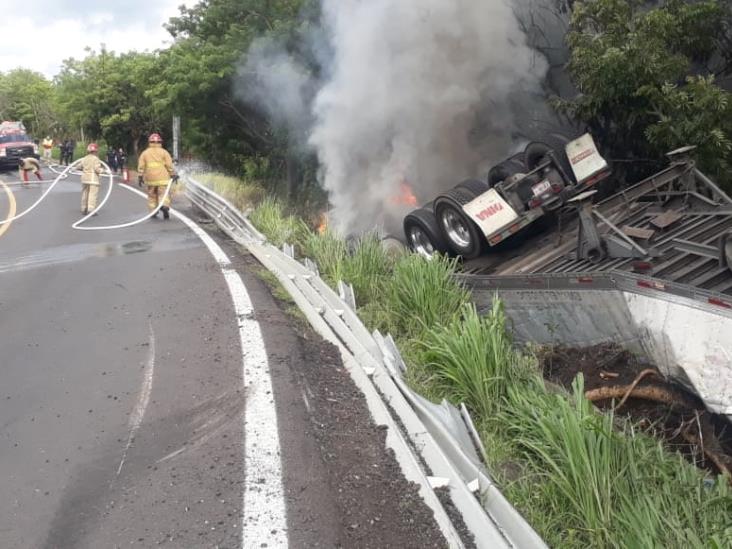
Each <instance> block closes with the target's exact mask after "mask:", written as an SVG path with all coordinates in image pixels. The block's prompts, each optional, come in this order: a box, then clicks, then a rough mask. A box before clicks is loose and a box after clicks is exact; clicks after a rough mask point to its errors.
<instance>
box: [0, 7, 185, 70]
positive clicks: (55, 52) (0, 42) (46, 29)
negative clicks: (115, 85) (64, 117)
mask: <svg viewBox="0 0 732 549" xmlns="http://www.w3.org/2000/svg"><path fill="white" fill-rule="evenodd" d="M184 3H185V4H187V5H192V4H194V3H195V0H188V1H185V0H126V1H125V0H121V1H120V0H111V1H107V2H92V1H90V0H0V4H1V5H2V10H0V11H1V12H2V15H1V16H0V72H7V71H9V70H12V69H15V68H18V67H22V68H27V69H32V70H34V71H37V72H40V73H42V74H44V75H45V76H47V77H48V78H52V77H53V76H55V75H56V74H58V73H59V71H60V70H61V64H62V62H63V60H64V59H68V58H69V57H75V58H77V59H81V58H83V57H84V56H85V52H84V48H86V47H87V46H88V47H91V48H92V49H94V50H97V51H98V50H99V49H100V45H101V44H105V45H106V48H107V50H111V51H115V52H118V53H119V52H125V51H130V50H136V51H143V50H155V49H157V48H161V47H165V46H167V45H169V44H170V43H171V41H172V38H171V36H170V35H169V34H168V33H167V32H166V31H165V29H164V28H163V23H165V22H167V21H168V19H169V18H170V17H171V16H174V15H177V14H178V6H179V5H181V4H184Z"/></svg>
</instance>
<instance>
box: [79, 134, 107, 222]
mask: <svg viewBox="0 0 732 549" xmlns="http://www.w3.org/2000/svg"><path fill="white" fill-rule="evenodd" d="M86 152H87V153H88V154H87V155H86V156H85V157H84V158H82V159H81V172H82V173H81V213H83V214H84V215H86V214H88V213H89V212H91V211H92V210H94V208H96V207H97V196H99V175H100V174H101V173H102V171H103V169H104V168H103V166H102V161H101V160H99V157H98V156H97V153H98V152H99V147H97V144H96V143H89V146H88V147H87V148H86Z"/></svg>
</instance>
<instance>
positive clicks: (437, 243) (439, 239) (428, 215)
mask: <svg viewBox="0 0 732 549" xmlns="http://www.w3.org/2000/svg"><path fill="white" fill-rule="evenodd" d="M404 236H406V238H407V246H409V249H410V250H412V251H413V252H416V253H418V254H420V255H422V256H424V257H426V258H431V257H432V256H434V255H435V254H437V253H442V254H447V253H448V252H449V251H450V248H449V246H448V245H447V242H445V239H444V238H443V236H442V233H441V232H440V228H439V227H438V226H437V219H436V218H435V214H434V212H433V211H432V208H431V203H430V204H427V205H425V206H423V207H422V208H419V209H418V210H414V211H413V212H412V213H410V214H409V215H407V217H405V218H404Z"/></svg>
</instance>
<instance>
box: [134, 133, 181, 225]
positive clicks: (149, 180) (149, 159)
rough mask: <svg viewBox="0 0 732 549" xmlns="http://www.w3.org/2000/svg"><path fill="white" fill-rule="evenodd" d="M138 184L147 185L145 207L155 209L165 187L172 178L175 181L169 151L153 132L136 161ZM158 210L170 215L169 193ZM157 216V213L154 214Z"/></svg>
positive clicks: (166, 215)
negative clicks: (145, 147)
mask: <svg viewBox="0 0 732 549" xmlns="http://www.w3.org/2000/svg"><path fill="white" fill-rule="evenodd" d="M137 173H138V176H137V177H138V185H139V186H141V187H142V184H143V183H144V184H145V186H146V187H147V207H148V208H149V210H150V211H153V210H155V209H156V208H157V207H158V205H159V204H160V201H161V200H162V199H163V196H164V195H165V187H166V186H167V185H168V181H169V180H170V179H171V178H172V179H173V180H174V181H177V179H178V176H177V175H176V173H175V168H173V159H172V158H171V156H170V153H168V151H166V150H165V149H164V148H163V139H162V138H161V137H160V134H157V133H153V134H151V135H150V137H149V138H148V147H147V149H145V150H144V151H143V152H142V154H141V155H140V158H139V160H138V161H137ZM160 210H161V211H162V212H163V217H164V218H165V219H168V218H169V217H170V194H168V196H167V197H166V198H165V201H164V202H163V203H162V206H161V208H160ZM155 215H156V216H157V213H156V214H155Z"/></svg>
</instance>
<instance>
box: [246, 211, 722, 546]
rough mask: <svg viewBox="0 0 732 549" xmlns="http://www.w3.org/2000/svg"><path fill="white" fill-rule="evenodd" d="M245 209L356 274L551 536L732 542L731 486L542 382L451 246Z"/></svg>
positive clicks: (353, 279)
mask: <svg viewBox="0 0 732 549" xmlns="http://www.w3.org/2000/svg"><path fill="white" fill-rule="evenodd" d="M250 219H251V220H252V222H253V223H254V224H255V225H256V226H257V227H258V228H259V229H260V230H261V231H262V232H263V233H264V234H266V235H267V237H268V238H269V239H270V241H271V242H272V243H274V244H276V245H278V246H279V245H281V243H282V242H284V241H288V242H290V243H293V244H295V245H296V247H297V249H298V250H299V251H300V252H301V253H302V254H303V255H304V256H307V257H310V258H311V259H313V260H315V261H316V262H317V263H318V265H319V268H320V271H321V275H322V276H323V278H324V280H326V281H327V282H328V283H329V284H331V285H335V284H336V283H337V282H338V280H345V281H346V282H350V283H351V284H353V286H354V290H355V293H356V299H357V303H358V305H359V313H360V315H361V317H362V318H363V319H364V321H365V323H366V324H367V326H368V327H370V328H371V329H374V328H378V329H380V330H382V331H390V332H391V333H392V334H394V336H395V337H396V338H397V343H398V345H399V347H400V349H401V351H402V354H403V356H404V358H405V360H406V362H407V363H408V365H409V369H408V372H407V375H406V378H407V381H408V382H409V383H410V385H411V386H412V387H413V388H414V389H415V390H417V391H418V392H419V393H420V394H422V395H424V396H426V397H427V398H430V399H432V400H441V399H442V398H448V399H449V400H451V401H452V402H453V403H456V404H457V403H459V402H465V403H466V405H467V406H468V407H469V409H470V410H471V412H472V413H473V415H474V420H475V422H476V425H477V426H478V429H479V432H480V434H481V437H482V439H483V442H484V446H485V447H486V453H487V455H486V460H487V463H488V465H489V469H490V471H491V472H492V474H493V475H494V476H495V478H496V480H497V482H498V483H499V484H500V485H501V487H502V490H503V492H504V493H505V495H506V497H507V498H509V500H510V501H511V502H512V503H513V504H514V505H516V507H517V508H518V509H519V510H520V511H521V512H522V513H523V515H524V516H525V517H526V518H527V520H529V522H530V523H531V524H532V525H533V527H534V528H535V529H536V530H537V531H538V532H539V534H540V535H541V536H542V537H544V539H545V540H546V541H547V542H548V543H549V545H550V546H552V547H562V548H564V547H569V548H578V549H580V548H581V549H585V548H590V547H592V548H606V547H611V548H614V547H618V548H645V547H651V548H655V547H659V548H660V547H663V548H679V549H681V548H686V547H700V548H701V547H706V548H712V549H721V548H723V547H732V520H731V519H730V517H732V492H731V490H730V487H729V485H728V482H727V479H724V478H719V479H711V478H706V477H705V475H704V473H703V472H701V471H699V470H698V469H696V468H695V467H694V466H692V465H690V464H689V463H687V462H686V461H684V459H683V458H682V457H681V456H680V455H678V454H675V453H671V452H669V451H668V450H666V449H665V448H664V446H663V444H662V443H661V442H659V441H657V440H656V439H654V438H652V437H651V436H650V435H648V434H647V433H645V432H643V431H642V430H640V429H639V428H638V427H637V426H635V425H633V424H632V423H630V422H628V421H626V420H620V419H618V418H616V417H614V416H612V415H611V414H604V413H601V412H599V411H598V410H596V409H595V408H594V407H593V405H592V404H591V403H590V402H589V401H587V400H586V399H585V398H584V391H583V386H582V380H581V378H580V379H578V380H577V381H576V382H575V385H574V387H573V393H572V394H567V393H566V391H563V390H561V389H552V390H550V389H549V388H548V387H547V386H545V384H544V380H543V379H542V376H541V372H540V371H539V369H538V367H537V365H536V360H535V358H534V357H533V356H532V355H531V354H527V352H526V351H525V350H524V351H523V352H520V351H518V350H517V349H516V347H515V346H514V345H513V343H512V341H511V338H510V336H509V334H508V331H507V329H506V319H505V316H504V312H503V308H502V306H501V304H500V301H498V300H495V302H494V307H493V309H492V310H491V311H488V312H487V313H486V314H484V315H482V316H481V315H479V314H478V312H477V311H476V309H475V307H474V306H473V305H472V304H471V303H470V294H469V292H468V291H467V290H466V289H465V288H464V287H462V286H461V285H460V284H459V283H458V282H457V281H456V278H455V277H454V274H455V271H456V263H455V261H454V260H451V259H448V258H444V257H440V258H435V259H434V260H432V261H427V260H424V259H423V258H422V257H421V256H418V255H410V254H408V255H404V256H396V257H394V256H390V255H389V254H388V253H385V252H384V251H383V250H382V249H381V246H380V244H379V240H378V238H377V237H376V236H375V235H365V236H364V237H363V238H361V239H359V240H358V241H355V242H351V243H347V242H346V241H345V240H344V239H343V238H342V237H340V236H339V235H338V234H336V233H334V232H332V231H326V232H325V233H324V234H317V233H315V232H313V231H311V230H309V229H308V228H307V227H306V226H305V224H304V223H303V222H301V221H298V220H297V219H295V218H294V217H293V216H290V215H287V214H286V212H285V210H284V208H283V207H282V205H281V204H280V203H278V202H277V201H274V200H271V199H269V200H264V201H263V202H262V203H261V204H260V205H259V206H258V207H257V208H256V209H255V210H254V211H253V212H252V214H251V216H250Z"/></svg>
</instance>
